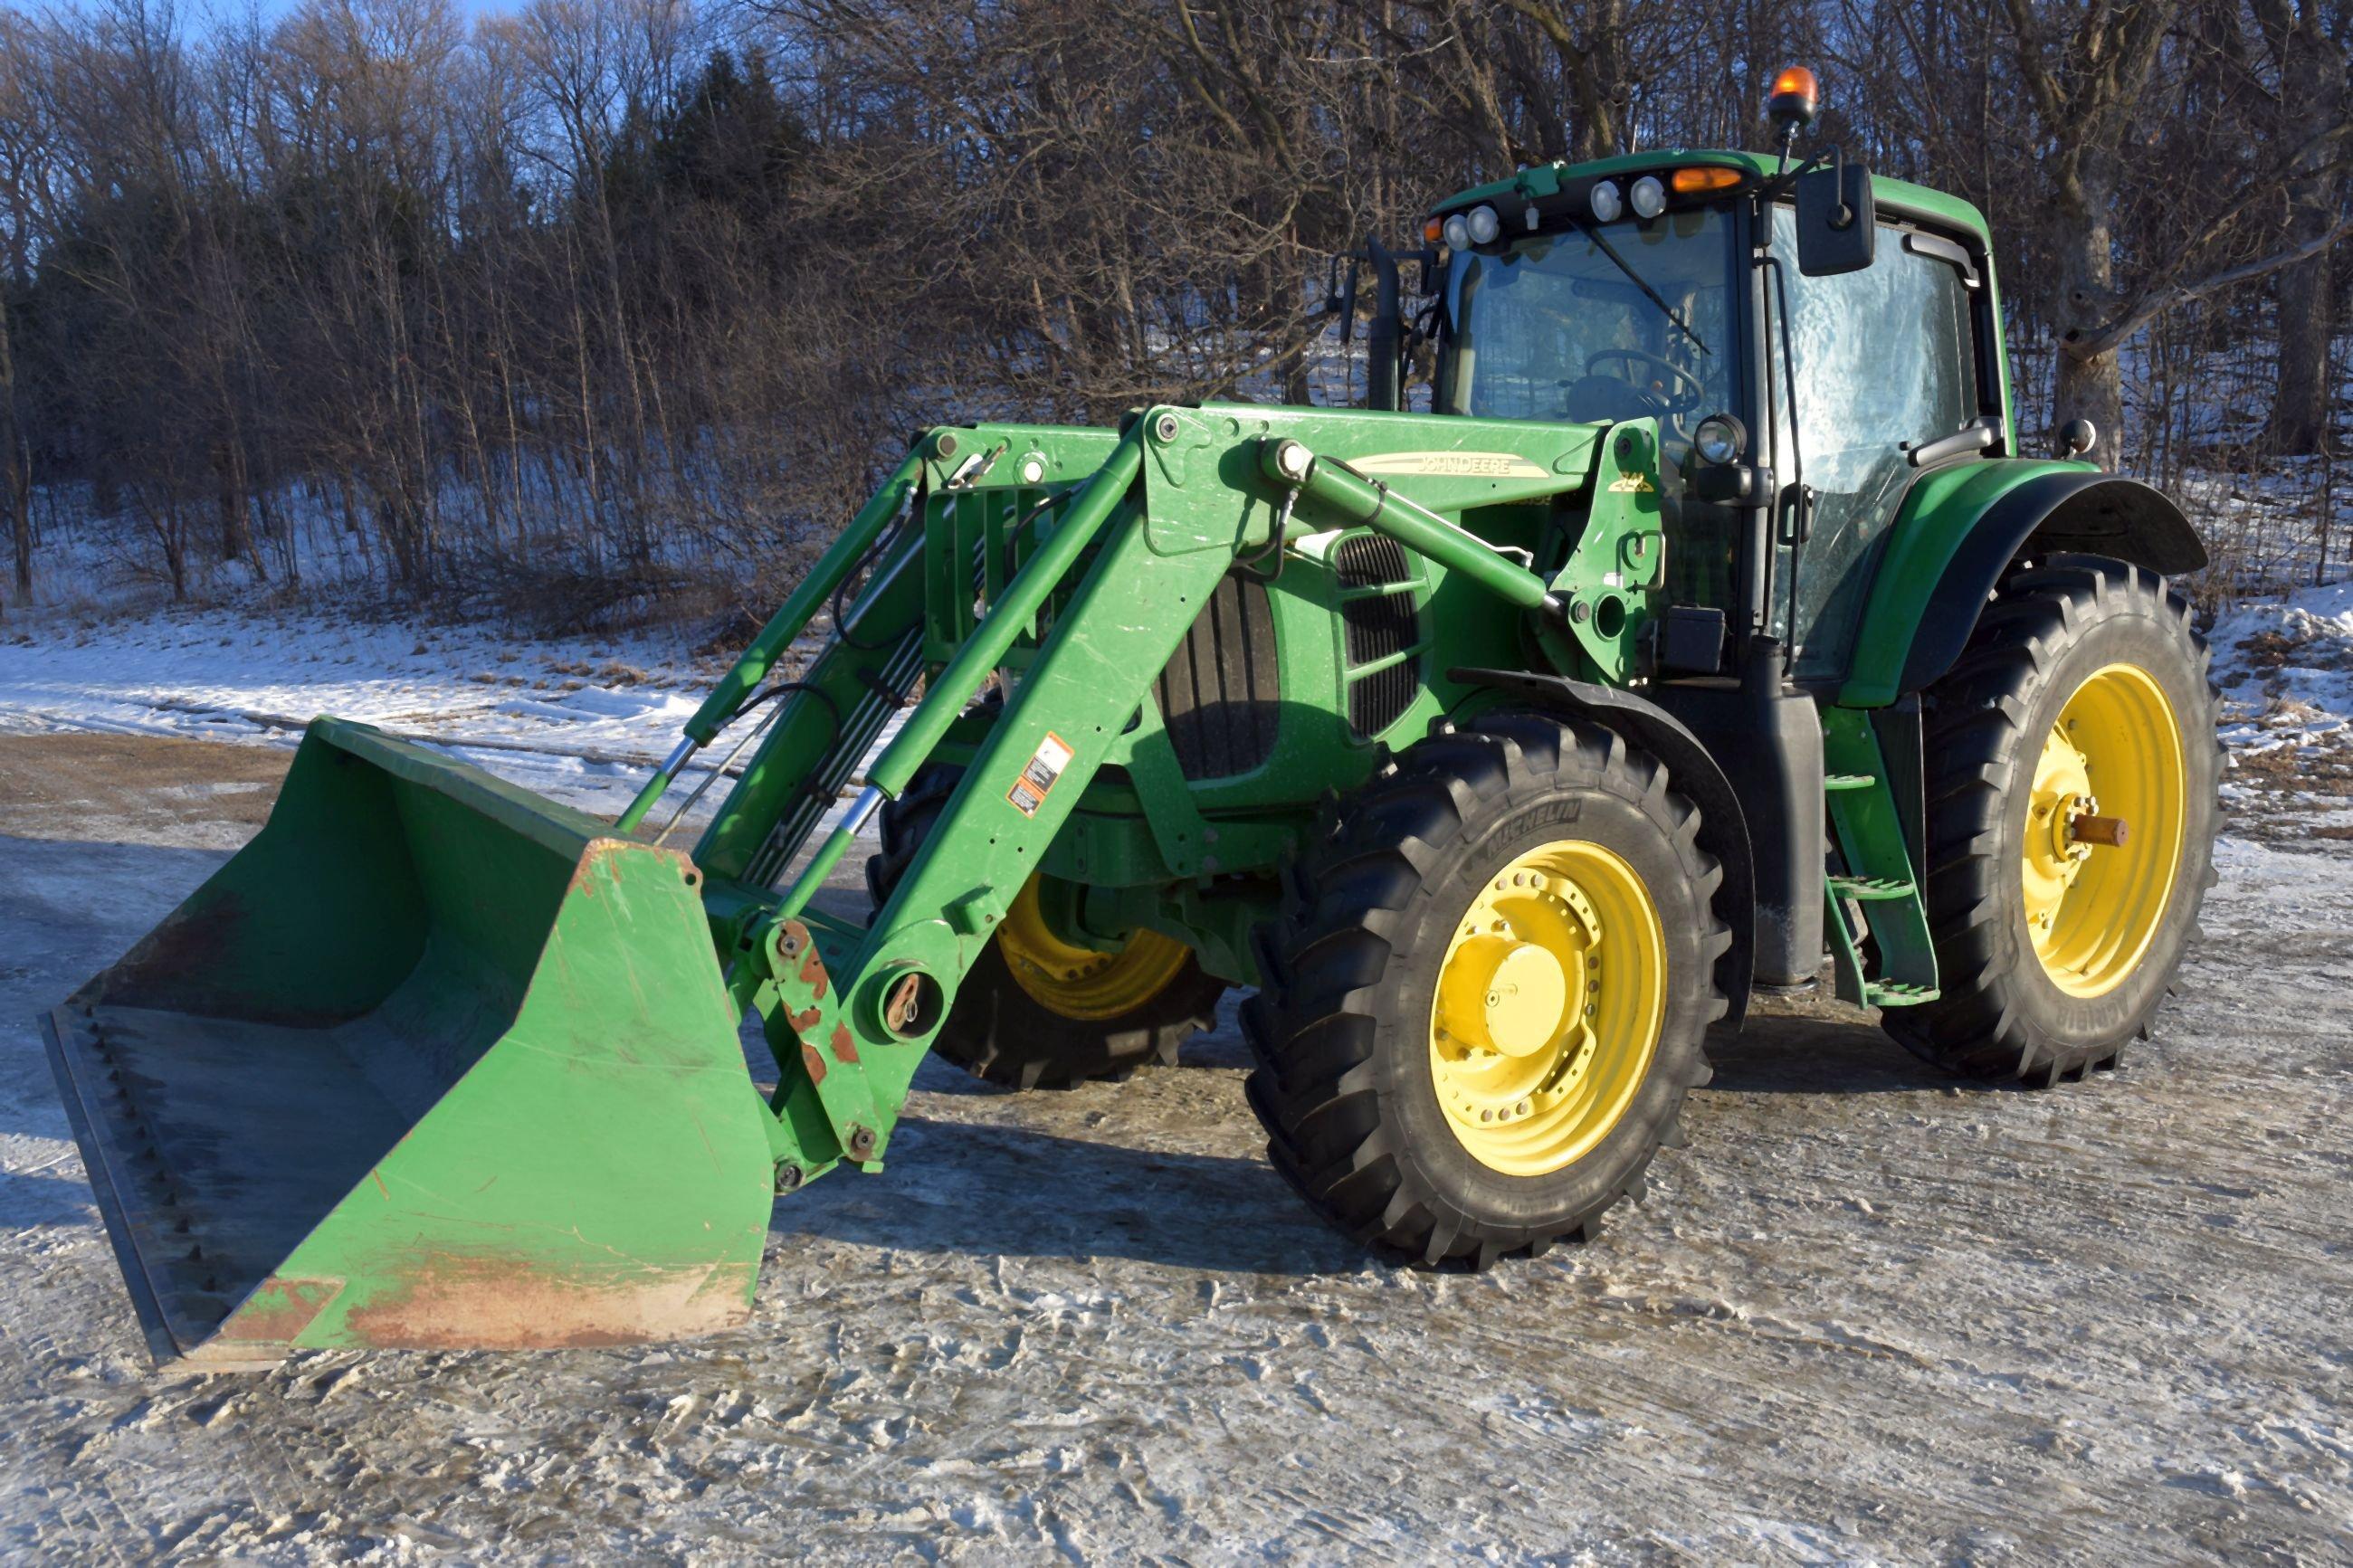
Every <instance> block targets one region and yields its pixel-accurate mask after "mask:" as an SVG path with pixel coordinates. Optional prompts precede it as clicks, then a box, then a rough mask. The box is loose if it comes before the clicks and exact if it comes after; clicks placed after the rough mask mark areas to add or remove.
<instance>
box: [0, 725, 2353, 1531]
mask: <svg viewBox="0 0 2353 1568" xmlns="http://www.w3.org/2000/svg"><path fill="white" fill-rule="evenodd" d="M283 756H284V753H282V752H272V751H266V750H262V749H259V748H255V747H242V748H227V747H218V746H203V745H195V744H189V743H185V742H154V741H142V740H136V739H131V738H125V737H121V736H107V737H90V736H59V735H46V736H43V735H35V736H0V783H5V790H0V798H5V805H0V835H5V837H0V1430H5V1433H6V1435H7V1436H6V1440H5V1443H0V1554H5V1556H6V1557H8V1558H9V1559H10V1560H16V1561H21V1560H52V1561H72V1562H75V1563H112V1562H118V1561H120V1562H133V1561H144V1560H151V1559H153V1557H155V1556H157V1555H159V1554H163V1553H169V1554H171V1555H174V1556H179V1557H185V1558H187V1559H190V1560H196V1561H206V1560H211V1561H239V1562H264V1563H275V1562H310V1561H343V1560H351V1559H354V1558H356V1559H359V1560H363V1561H386V1562H427V1561H464V1562H474V1561H480V1562H489V1561H504V1560H536V1559H543V1558H548V1557H559V1556H568V1557H573V1558H577V1559H585V1560H587V1561H594V1562H610V1561H666V1560H674V1561H679V1562H697V1563H701V1562H726V1561H734V1560H750V1559H756V1558H761V1557H765V1556H767V1555H771V1554H779V1553H790V1554H793V1555H796V1556H802V1555H806V1556H809V1557H812V1558H815V1559H818V1560H824V1561H835V1560H840V1561H881V1560H892V1559H900V1558H936V1559H943V1560H947V1561H955V1562H963V1561H971V1562H1008V1561H1023V1562H1029V1561H1040V1560H1051V1559H1057V1558H1068V1559H1071V1560H1082V1561H1130V1560H1137V1559H1144V1560H1150V1561H1162V1562H1193V1563H1208V1562H1223V1561H1231V1560H1237V1559H1245V1560H1267V1559H1272V1560H1285V1559H1287V1560H1293V1561H1309V1562H1329V1561H1336V1560H1356V1561H1401V1562H1402V1561H1426V1560H1429V1559H1430V1558H1432V1557H1435V1556H1439V1555H1444V1554H1451V1555H1462V1556H1468V1557H1471V1558H1473V1559H1475V1560H1487V1561H1502V1562H1523V1561H1530V1560H1535V1559H1548V1560H1551V1559H1564V1560H1577V1559H1578V1558H1580V1557H1589V1558H1590V1559H1592V1560H1596V1561H1605V1562H1618V1561H1627V1560H1658V1561H1671V1562H1723V1563H1784V1562H1821V1561H1883V1562H1905V1563H1917V1562H1970V1563H1989V1562H2010V1561H2015V1562H2031V1563H2041V1562H2066V1563H2081V1562H2093V1561H2100V1562H2131V1563H2150V1562H2177V1561H2197V1560H2211V1559H2214V1558H2228V1559H2232V1560H2237V1561H2248V1562H2306V1563H2332V1562H2345V1561H2348V1559H2353V1547H2348V1541H2353V1421H2349V1420H2348V1404H2349V1403H2353V1343H2348V1339H2349V1338H2353V1336H2348V1300H2353V1239H2348V1238H2353V876H2349V875H2348V870H2353V857H2348V854H2347V849H2348V846H2347V845H2346V844H2345V843H2344V842H2342V841H2333V840H2325V839H2318V838H2312V837H2304V836H2302V835H2300V834H2296V833H2294V832H2291V833H2289V834H2288V835H2287V836H2285V837H2281V836H2279V835H2272V836H2267V837H2265V838H2263V839H2262V840H2260V841H2259V840H2256V839H2253V838H2250V837H2234V838H2233V839H2232V841H2231V842H2229V843H2227V844H2226V845H2225V846H2224V847H2223V848H2222V851H2221V862H2222V866H2223V873H2224V875H2223V881H2222V883H2221V887H2220V888H2218V889H2216V891H2215V893H2214V895H2213V900H2212V902H2211V906H2210V913H2209V915H2208V918H2207V921H2206V928H2207V932H2208V941H2207V942H2206V944H2205V945H2204V946H2203V947H2202V948H2200V950H2199V951H2198V952H2196V954H2195V955H2194V957H2193V958H2192V960H2191V962H2190V964H2189V969H2188V971H2187V973H2186V975H2185V979H2184V985H2183V988H2182V995H2181V997H2180V999H2179V1001H2178V1002H2177V1003H2176V1004H2175V1005H2174V1006H2173V1007H2172V1008H2171V1010H2170V1011H2169V1012H2168V1014H2167V1015H2166V1016H2165V1017H2164V1019H2163V1020H2162V1028H2161V1032H2160V1037H2159V1038H2158V1041H2157V1042H2156V1043H2155V1044H2154V1045H2152V1046H2149V1047H2142V1048H2140V1049H2138V1050H2137V1051H2136V1052H2135V1053H2133V1054H2132V1055H2131V1056H2130V1057H2128V1058H2127V1059H2126V1066H2125V1070H2123V1071H2122V1072H2120V1073H2117V1074H2115V1075H2110V1076H2103V1077H2101V1078H2099V1079H2096V1080H2094V1081H2092V1082H2088V1083H2085V1084H2082V1085H2079V1086H2069V1087H2065V1088H2063V1089H2059V1090H2058V1091H2056V1092H2052V1093H2047V1094H2031V1093H2024V1092H2017V1091H2011V1090H2000V1089H1981V1088H1978V1087H1975V1086H1968V1085H1962V1086H1955V1085H1953V1084H1950V1083H1948V1082H1947V1081H1946V1080H1944V1079H1940V1078H1938V1077H1937V1076H1936V1075H1935V1074H1933V1073H1931V1072H1929V1071H1928V1070H1927V1069H1926V1068H1922V1067H1920V1066H1918V1065H1916V1064H1915V1063H1914V1062H1913V1061H1912V1059H1911V1058H1908V1057H1906V1056H1905V1055H1904V1054H1903V1053H1902V1052H1901V1051H1900V1050H1898V1049H1897V1048H1896V1047H1894V1046H1893V1045H1891V1044H1889V1043H1888V1042H1886V1041H1885V1040H1884V1039H1883V1037H1881V1036H1880V1035H1879V1034H1878V1033H1877V1032H1876V1031H1875V1030H1874V1029H1873V1027H1872V1026H1870V1025H1869V1024H1868V1022H1867V1021H1866V1020H1865V1019H1864V1018H1863V1017H1862V1016H1861V1015H1859V1014H1848V1013H1843V1012H1840V1011H1836V1010H1833V1009H1829V1008H1823V1009H1818V1010H1817V1011H1816V1012H1815V1013H1814V1014H1813V1015H1811V1016H1774V1017H1767V1018H1765V1019H1762V1020H1761V1021H1759V1022H1757V1024H1755V1025H1754V1026H1752V1027H1751V1030H1750V1032H1749V1033H1748V1034H1747V1035H1746V1037H1744V1038H1742V1039H1741V1040H1740V1041H1738V1042H1737V1043H1736V1044H1733V1045H1731V1046H1729V1047H1725V1048H1723V1049H1721V1050H1720V1051H1719V1052H1718V1053H1717V1057H1716V1060H1717V1073H1716V1078H1715V1083H1714V1084H1713V1086H1711V1087H1710V1088H1708V1089H1703V1090H1700V1091H1698V1092H1697V1093H1696V1094H1695V1096H1694V1105H1693V1108H1692V1110H1690V1112H1689V1113H1688V1115H1687V1117H1686V1121H1687V1123H1688V1125H1689V1128H1690V1133H1691V1145H1690V1147H1689V1148H1688V1149H1685V1150H1683V1151H1679V1152H1670V1153H1668V1154H1667V1155H1665V1156H1663V1157H1662V1160H1661V1161H1660V1163H1659V1164H1658V1165H1657V1166H1656V1167H1655V1168H1654V1172H1653V1176H1652V1181H1651V1194H1650V1197H1649V1201H1648V1203H1647V1204H1646V1205H1643V1206H1641V1207H1639V1208H1627V1209H1621V1210H1620V1211H1618V1213H1617V1214H1615V1215H1613V1216H1612V1218H1613V1224H1612V1225H1611V1226H1610V1227H1609V1233H1608V1235H1607V1236H1606V1237H1604V1238H1603V1239H1602V1241H1601V1242H1600V1243H1599V1244H1598V1245H1596V1246H1593V1247H1587V1248H1583V1249H1576V1248H1570V1249H1566V1250H1564V1251H1557V1252H1555V1253H1554V1254H1552V1255H1551V1256H1550V1257H1548V1258H1545V1259H1543V1260H1541V1261H1538V1262H1535V1263H1533V1264H1529V1263H1522V1264H1518V1265H1514V1266H1511V1267H1505V1268H1501V1269H1499V1270H1498V1271H1496V1272H1494V1273H1493V1274H1491V1275H1488V1276H1484V1277H1480V1278H1433V1277H1430V1276H1424V1275H1419V1274H1411V1273H1401V1272H1393V1271H1390V1270H1388V1269H1385V1268H1377V1267H1371V1266H1368V1265H1367V1264H1366V1262H1365V1261H1364V1260H1363V1259H1362V1258H1360V1257H1359V1256H1358V1255H1356V1253H1355V1252H1354V1251H1353V1250H1352V1249H1351V1248H1350V1247H1348V1246H1346V1245H1345V1243H1343V1242H1342V1241H1340V1240H1338V1239H1337V1238H1335V1237H1332V1236H1330V1235H1329V1234H1327V1233H1326V1232H1324V1230H1323V1229H1322V1228H1321V1227H1320V1226H1317V1225H1316V1224H1315V1223H1314V1221H1313V1220H1311V1219H1310V1218H1308V1217H1307V1215H1305V1213H1304V1212H1303V1210H1302V1208H1301V1207H1300V1206H1299V1205H1298V1204H1297V1203H1296V1202H1295V1201H1294V1200H1293V1197H1292V1195H1291V1194H1290V1193H1289V1192H1288V1191H1287V1190H1286V1189H1285V1188H1284V1187H1283V1186H1282V1183H1281V1182H1280V1181H1279V1180H1278V1179H1277V1177H1276V1176H1275V1174H1274V1173H1273V1172H1272V1171H1271V1169H1270V1168H1269V1167H1268V1166H1267V1165H1266V1163H1264V1161H1263V1159H1262V1157H1261V1141H1260V1136H1259V1132H1258V1130H1257V1127H1256V1124H1255V1123H1254V1122H1253V1121H1252V1120H1251V1118H1250V1113H1249V1111H1248V1110H1247V1109H1246V1107H1245V1106H1244V1104H1243V1100H1242V1094H1241V1079H1242V1075H1243V1066H1244V1053H1243V1050H1242V1048H1241V1047H1240V1042H1239V1040H1238V1038H1237V1037H1236V1036H1235V1034H1234V1032H1233V1030H1232V1028H1231V1026H1230V1017H1231V1015H1230V1008H1229V1012H1228V1026H1227V1027H1225V1028H1223V1029H1220V1030H1219V1032H1218V1033H1217V1034H1215V1035H1214V1036H1212V1037H1208V1038H1206V1039H1204V1040H1202V1041H1200V1042H1198V1044H1197V1045H1196V1046H1195V1047H1193V1048H1192V1049H1191V1050H1190V1051H1189V1052H1188V1054H1187V1062H1186V1065H1184V1066H1182V1067H1180V1068H1172V1069H1166V1070H1159V1071H1148V1072H1145V1073H1143V1074H1141V1075H1139V1076H1138V1077H1136V1078H1135V1079H1133V1080H1132V1081H1130V1082H1128V1083H1126V1084H1124V1085H1103V1086H1094V1087H1091V1088H1087V1089H1081V1090H1078V1091H1075V1092H1071V1093H1067V1094H1036V1095H1027V1096H1018V1095H1006V1094H1000V1093H997V1092H995V1091H991V1090H987V1089H982V1088H980V1087H979V1086H977V1085H976V1084H974V1083H972V1082H970V1081H969V1080H967V1079H963V1078H961V1077H959V1076H957V1075H955V1074H954V1073H953V1072H951V1071H949V1070H948V1069H945V1068H942V1067H940V1066H938V1065H937V1064H934V1065H933V1066H931V1067H928V1068H925V1070H924V1072H923V1076H922V1077H921V1078H920V1079H918V1092H917V1093H916V1094H915V1095H914V1097H913V1100H912V1101H911V1104H910V1107H909V1112H910V1120H909V1121H908V1122H907V1123H905V1124H904V1125H903V1129H902V1132H901V1133H900V1135H899V1138H898V1140H897V1141H896V1142H894V1144H893V1158H892V1166H891V1169H890V1170H889V1171H888V1172H887V1173H883V1174H881V1175H880V1176H871V1177H867V1176H858V1175H854V1174H838V1175H835V1176H831V1177H828V1179H826V1180H825V1181H823V1182H821V1183H818V1184H816V1185H814V1186H812V1187H811V1188H809V1189H808V1190H807V1191H806V1192H804V1193H802V1194H798V1195H797V1196H795V1197H792V1198H790V1199H787V1200H785V1201H783V1202H782V1203H780V1204H779V1205H778V1207H777V1209H776V1218H775V1221H774V1226H773V1232H772V1237H773V1241H772V1246H771V1248H770V1254H769V1258H768V1260H767V1264H766V1268H765V1277H764V1279H763V1283H762V1288H761V1292H760V1303H759V1309H758V1311H757V1314H756V1317H755V1320H754V1322H753V1323H752V1325H751V1326H750V1327H748V1328H747V1329H745V1330H744V1331H740V1332H735V1333H731V1334H728V1335H726V1336H723V1337H721V1338H718V1339H712V1340H706V1341H701V1342H693V1343H688V1344H680V1345H673V1346H665V1347H654V1348H643V1349H635V1350H626V1351H607V1352H561V1353H546V1354H533V1355H489V1354H464V1355H448V1354H440V1355H404V1354H372V1355H354V1354H324V1355H311V1356H306V1357H303V1358H301V1359H298V1360H297V1361H295V1362H293V1363H290V1364H288V1365H286V1366H285V1367H283V1368H281V1369H280V1370H279V1371H277V1372H275V1373H268V1374H262V1375H250V1376H240V1377H216V1378H212V1379H207V1380H198V1381H187V1382H178V1383H165V1382H163V1381H160V1380H157V1379H156V1378H154V1377H153V1375H152V1374H151V1373H149V1371H148V1369H147V1363H146V1361H145V1358H144V1354H143V1350H142V1343H141V1341H140V1337H139V1334H138V1331H137V1329H136V1327H135V1325H134V1322H133V1320H132V1313H131V1310H130V1307H129V1305H128V1302H127V1301H126V1300H125V1298H124V1295H123V1291H122V1287H121V1282H120V1280H119V1279H118V1277H117V1274H116V1271H115V1267H114V1262H113V1258H112V1256H111V1252H110V1250H109V1248H108V1246H107V1243H106V1240H105V1237H104V1235H103V1233H102V1231H101V1229H100V1225H99V1223H98V1219H97V1215H96V1212H95V1210H94V1208H93V1206H92V1203H91V1199H90V1191H89V1189H88V1187H87V1185H86V1184H85V1183H84V1179H83V1175H82V1172H81V1168H80V1163H79V1158H78V1156H77V1155H76V1153H75V1151H74V1146H73V1143H72V1141H71V1138H70V1136H69V1131H68V1129H67V1125H66V1121H65V1117H64V1114H63V1112H62V1111H61V1110H60V1109H59V1107H58V1100H57V1097H56V1094H55V1091H54V1090H53V1089H52V1087H51V1085H50V1081H49V1076H48V1071H47V1065H46V1063H45V1061H44V1060H43V1057H42V1052H41V1047H40V1045H39V1043H38V1039H37V1035H36V1033H35V1030H34V1028H33V1026H32V1023H31V1020H32V1017H33V1016H34V1015H35V1013H36V1012H37V1010H38V1009H40V1008H43V1007H46V1006H47V1005H50V1004H51V1003H53V1002H54V1001H55V1000H56V999H57V998H58V997H59V996H61V995H63V994H65V993H66V992H67V991H69V989H70V988H71V987H72V986H73V985H74V984H77V983H79V981H80V980H81V979H82V978H83V977H84V976H85V975H86V974H87V973H90V971H91V970H92V969H94V968H96V967H98V966H100V965H101V964H103V963H107V962H109V961H111V958H112V957H113V956H114V955H115V954H116V953H117V952H119V951H120V950H121V948H122V947H123V946H124V945H125V944H126V943H128V942H130V941H131V940H132V938H133V937H134V936H136V935H137V934H139V933H140V932H141V931H143V930H145V929H146V928H147V927H148V926H149V925H150V924H151V923H153V921H154V920H155V919H156V918H157V917H158V916H160V915H161V914H162V913H163V912H164V910H165V909H166V908H168V906H170V905H171V904H172V903H173V902H174V900H176V899H177V898H178V897H179V896H180V895H181V894H182V893H183V892H185V890H186V889H188V888H190V887H191V886H193V885H194V883H195V881H196V880H197V879H200V878H201V877H202V876H203V875H204V874H205V873H206V871H207V870H208V869H209V868H211V867H212V866H214V865H215V864H216V863H217V862H218V859H219V858H220V857H221V855H222V854H223V853H224V852H225V851H226V850H227V849H228V848H229V847H233V846H234V845H235V844H237V843H238V842H240V841H242V839H243V837H245V836H246V835H247V834H248V833H249V832H250V831H251V829H252V826H253V825H254V824H255V823H256V822H257V821H258V820H259V816H260V807H261V806H262V805H265V804H266V801H267V799H268V796H269V792H270V790H271V789H272V788H273V787H274V779H275V776H276V773H277V770H278V768H279V767H280V766H281V765H282V761H283Z"/></svg>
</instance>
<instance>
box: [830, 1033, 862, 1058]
mask: <svg viewBox="0 0 2353 1568" xmlns="http://www.w3.org/2000/svg"><path fill="white" fill-rule="evenodd" d="M833 1059H834V1060H835V1061H838V1062H849V1063H851V1064H852V1065H855V1064H856V1063H857V1060H858V1042H857V1041H856V1040H855V1039H853V1038H851V1037H850V1033H849V1025H847V1024H836V1025H835V1026H833Z"/></svg>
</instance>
